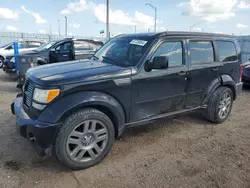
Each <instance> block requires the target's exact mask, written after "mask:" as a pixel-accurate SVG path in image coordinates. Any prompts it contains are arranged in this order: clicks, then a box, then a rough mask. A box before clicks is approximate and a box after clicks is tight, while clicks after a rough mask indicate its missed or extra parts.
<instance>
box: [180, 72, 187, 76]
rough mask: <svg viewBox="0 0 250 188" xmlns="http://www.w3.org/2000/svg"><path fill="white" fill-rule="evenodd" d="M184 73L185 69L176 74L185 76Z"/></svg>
mask: <svg viewBox="0 0 250 188" xmlns="http://www.w3.org/2000/svg"><path fill="white" fill-rule="evenodd" d="M186 74H187V72H186V71H180V72H179V73H178V75H180V76H185V75H186Z"/></svg>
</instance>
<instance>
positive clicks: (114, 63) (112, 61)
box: [102, 56, 117, 65]
mask: <svg viewBox="0 0 250 188" xmlns="http://www.w3.org/2000/svg"><path fill="white" fill-rule="evenodd" d="M102 58H103V59H106V60H108V61H109V62H111V63H112V64H113V65H116V64H117V63H116V62H115V60H113V59H110V58H109V57H107V56H102Z"/></svg>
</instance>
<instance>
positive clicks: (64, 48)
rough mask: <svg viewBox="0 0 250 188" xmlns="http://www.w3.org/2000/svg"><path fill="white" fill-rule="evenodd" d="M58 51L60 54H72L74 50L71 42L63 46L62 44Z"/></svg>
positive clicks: (57, 48)
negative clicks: (71, 51)
mask: <svg viewBox="0 0 250 188" xmlns="http://www.w3.org/2000/svg"><path fill="white" fill-rule="evenodd" d="M56 50H58V51H60V52H70V50H72V43H71V42H65V43H63V44H60V45H59V46H57V47H56Z"/></svg>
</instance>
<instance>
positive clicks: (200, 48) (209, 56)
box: [189, 41, 214, 65]
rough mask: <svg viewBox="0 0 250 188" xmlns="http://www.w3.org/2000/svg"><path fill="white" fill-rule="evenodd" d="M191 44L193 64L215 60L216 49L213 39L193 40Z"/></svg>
mask: <svg viewBox="0 0 250 188" xmlns="http://www.w3.org/2000/svg"><path fill="white" fill-rule="evenodd" d="M189 45H190V56H191V64H192V65H196V64H203V63H211V62H214V50H213V45H212V42H211V41H191V42H189Z"/></svg>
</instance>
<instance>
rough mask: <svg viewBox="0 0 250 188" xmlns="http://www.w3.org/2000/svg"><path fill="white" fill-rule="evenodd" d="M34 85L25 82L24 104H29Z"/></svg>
mask: <svg viewBox="0 0 250 188" xmlns="http://www.w3.org/2000/svg"><path fill="white" fill-rule="evenodd" d="M33 92H34V86H33V84H32V83H30V82H27V83H26V86H25V90H24V104H25V105H26V106H28V107H30V106H31V103H32V97H33Z"/></svg>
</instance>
